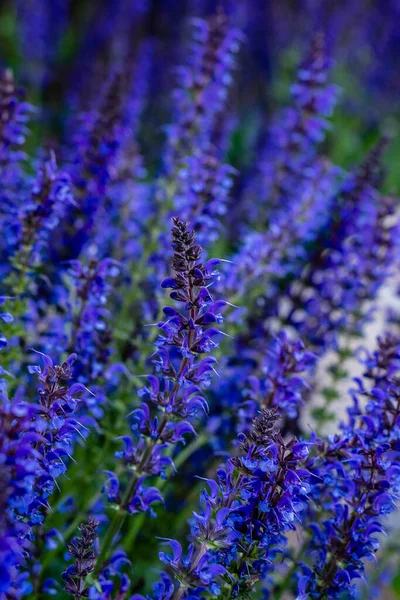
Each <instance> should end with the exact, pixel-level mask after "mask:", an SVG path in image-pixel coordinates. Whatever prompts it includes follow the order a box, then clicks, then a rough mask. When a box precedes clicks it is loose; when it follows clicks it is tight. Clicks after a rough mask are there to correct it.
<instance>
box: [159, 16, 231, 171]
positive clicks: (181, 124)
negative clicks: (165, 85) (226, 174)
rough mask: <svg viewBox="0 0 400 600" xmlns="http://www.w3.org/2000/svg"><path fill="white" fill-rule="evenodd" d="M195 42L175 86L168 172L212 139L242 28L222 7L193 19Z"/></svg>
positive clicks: (223, 103)
mask: <svg viewBox="0 0 400 600" xmlns="http://www.w3.org/2000/svg"><path fill="white" fill-rule="evenodd" d="M192 23H193V28H194V32H193V46H192V48H191V52H190V53H189V56H190V62H189V64H188V65H186V66H184V67H181V68H180V69H179V76H180V87H179V88H177V89H176V90H175V93H174V103H175V106H176V121H175V122H174V123H173V124H171V125H169V126H168V147H167V153H166V156H165V166H166V172H167V175H168V176H169V177H173V178H174V177H175V175H176V173H177V172H178V171H179V168H180V167H184V166H185V164H184V163H185V160H186V158H187V157H190V156H192V155H195V154H196V150H199V149H200V151H201V149H203V148H206V147H208V146H209V144H210V143H212V141H213V140H212V132H213V128H214V127H215V125H216V118H217V117H219V116H221V112H222V110H223V108H224V106H225V103H226V99H227V94H228V90H229V87H230V85H231V83H232V69H233V66H234V62H235V55H236V53H237V52H238V51H239V48H240V43H239V42H240V38H241V32H240V31H239V30H237V29H234V28H232V27H230V26H229V23H228V19H227V17H226V16H225V14H224V13H223V11H218V12H217V13H216V14H215V15H214V16H212V17H211V18H210V19H209V20H207V21H205V20H202V19H192Z"/></svg>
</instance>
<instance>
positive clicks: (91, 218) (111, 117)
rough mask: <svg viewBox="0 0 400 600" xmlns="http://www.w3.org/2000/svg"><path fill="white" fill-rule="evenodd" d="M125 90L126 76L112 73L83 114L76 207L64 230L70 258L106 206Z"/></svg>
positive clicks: (74, 176)
mask: <svg viewBox="0 0 400 600" xmlns="http://www.w3.org/2000/svg"><path fill="white" fill-rule="evenodd" d="M124 90H125V80H124V77H123V74H122V73H121V72H119V71H115V72H113V73H112V75H111V76H110V77H109V78H108V79H107V81H106V83H105V84H104V87H103V90H102V93H101V95H100V100H99V101H98V102H97V103H95V105H94V108H92V110H91V111H90V112H88V113H87V114H85V115H82V123H80V124H79V127H78V132H79V133H78V134H77V135H76V139H74V140H73V143H74V147H73V149H72V152H73V154H72V161H73V164H72V165H71V168H70V175H71V180H72V183H73V186H74V197H75V200H76V205H77V206H76V207H75V208H74V210H73V211H71V214H70V216H69V220H68V224H67V225H68V226H67V227H66V230H65V244H67V245H68V246H69V250H70V255H69V256H68V258H70V257H71V255H72V257H73V258H75V257H76V256H78V255H79V253H80V251H81V250H82V247H83V246H84V245H85V244H86V243H87V242H88V238H89V236H90V233H91V232H92V230H93V227H94V224H95V220H96V219H95V218H96V215H97V214H98V212H99V211H100V210H101V207H102V206H103V203H104V200H105V196H106V191H107V189H108V185H109V183H110V179H111V171H112V169H113V166H114V164H115V160H116V155H117V152H118V149H119V146H120V128H121V118H122V107H123V99H124ZM63 251H65V249H64V248H60V252H63Z"/></svg>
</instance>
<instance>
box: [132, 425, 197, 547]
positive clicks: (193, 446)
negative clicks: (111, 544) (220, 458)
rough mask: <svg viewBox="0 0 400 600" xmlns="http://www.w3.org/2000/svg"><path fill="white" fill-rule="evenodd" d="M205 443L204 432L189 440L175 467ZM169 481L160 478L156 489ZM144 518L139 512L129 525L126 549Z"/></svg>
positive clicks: (136, 534) (133, 540)
mask: <svg viewBox="0 0 400 600" xmlns="http://www.w3.org/2000/svg"><path fill="white" fill-rule="evenodd" d="M206 443H207V436H206V435H205V434H202V435H199V436H198V437H197V438H195V439H194V440H193V442H191V443H190V444H189V445H188V446H185V448H184V449H183V450H182V452H180V453H179V454H178V456H177V457H176V460H174V464H175V468H176V469H177V470H178V469H179V468H180V467H181V466H182V465H183V464H184V463H185V462H186V461H187V460H188V458H190V457H191V455H192V454H193V453H194V452H196V450H198V449H199V448H201V447H202V446H204V445H205V444H206ZM169 481H170V478H169V477H168V478H167V479H162V480H161V481H160V483H159V484H158V485H157V487H158V489H159V490H160V491H162V490H163V489H164V488H165V487H166V486H167V485H168V483H169ZM145 519H146V514H145V513H141V514H140V515H138V516H137V517H136V519H135V522H134V524H133V526H132V527H131V529H130V530H129V532H128V534H127V535H126V536H125V539H124V546H125V548H126V549H128V548H131V547H132V546H133V544H134V543H135V541H136V538H137V536H138V533H139V531H140V529H141V527H142V525H143V523H144V521H145Z"/></svg>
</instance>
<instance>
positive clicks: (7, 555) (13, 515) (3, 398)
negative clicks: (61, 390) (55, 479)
mask: <svg viewBox="0 0 400 600" xmlns="http://www.w3.org/2000/svg"><path fill="white" fill-rule="evenodd" d="M33 417H34V407H33V406H30V405H28V404H26V403H23V402H21V401H20V400H18V399H12V400H10V399H8V397H7V395H6V393H5V390H4V389H3V388H2V387H0V489H1V492H0V560H1V565H2V567H1V569H0V597H2V598H3V597H4V598H6V597H12V598H19V597H21V596H23V595H24V594H27V593H29V592H30V591H31V585H30V583H29V582H28V581H27V579H28V574H27V572H26V561H27V558H28V556H29V552H30V541H29V540H30V538H31V526H30V524H29V523H28V522H27V519H26V518H25V517H26V514H27V512H28V506H29V503H30V499H31V498H32V497H33V495H34V485H35V481H36V479H37V478H38V477H39V475H40V466H39V458H40V455H39V452H38V451H37V450H36V449H35V445H34V443H35V441H37V440H38V436H37V435H35V434H34V433H30V431H31V421H32V418H33Z"/></svg>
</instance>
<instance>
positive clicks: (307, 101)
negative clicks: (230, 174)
mask: <svg viewBox="0 0 400 600" xmlns="http://www.w3.org/2000/svg"><path fill="white" fill-rule="evenodd" d="M329 67H330V61H329V59H328V58H327V53H326V48H325V40H324V36H323V34H321V33H318V34H316V35H315V36H314V37H313V38H312V41H311V44H310V49H309V52H308V54H307V56H306V57H305V58H304V59H303V61H302V63H301V64H300V65H299V68H298V71H297V81H296V82H295V83H294V84H293V85H292V88H291V93H292V99H293V106H292V107H291V108H287V109H286V110H285V111H283V113H282V114H281V115H280V118H279V120H278V119H277V120H276V123H275V124H274V125H273V126H272V128H271V131H270V135H269V140H268V142H267V145H266V148H265V150H264V152H263V156H262V159H261V164H260V175H259V178H258V179H257V186H256V187H255V188H254V187H250V190H249V193H253V194H254V193H256V194H259V195H260V197H261V198H263V199H265V201H264V204H263V206H260V207H259V211H260V212H261V211H263V212H262V213H261V214H259V215H258V217H259V218H260V219H261V221H262V222H263V223H265V222H266V221H268V219H269V216H270V215H269V213H268V209H272V210H275V209H281V207H282V206H283V205H284V206H286V207H290V206H291V204H292V202H293V201H295V199H297V198H298V197H299V195H300V193H301V192H300V191H301V189H302V187H303V185H307V184H308V179H309V178H312V177H313V175H314V168H315V163H316V154H317V148H318V145H319V144H320V143H321V142H322V141H323V139H324V137H325V132H326V130H327V128H328V126H329V122H328V117H329V116H330V115H331V113H332V111H333V108H334V105H335V102H336V96H337V88H336V86H334V85H331V84H329V83H328V73H329ZM250 210H251V207H250Z"/></svg>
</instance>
